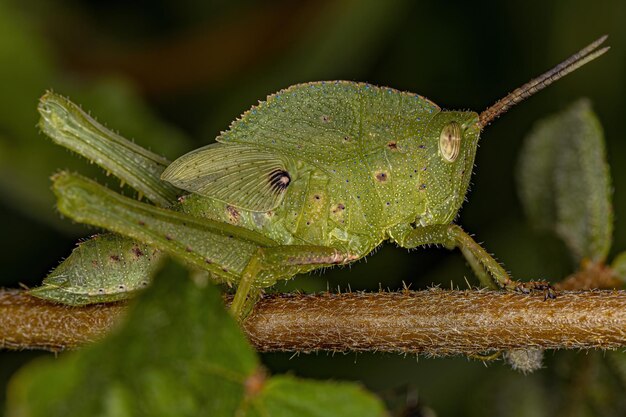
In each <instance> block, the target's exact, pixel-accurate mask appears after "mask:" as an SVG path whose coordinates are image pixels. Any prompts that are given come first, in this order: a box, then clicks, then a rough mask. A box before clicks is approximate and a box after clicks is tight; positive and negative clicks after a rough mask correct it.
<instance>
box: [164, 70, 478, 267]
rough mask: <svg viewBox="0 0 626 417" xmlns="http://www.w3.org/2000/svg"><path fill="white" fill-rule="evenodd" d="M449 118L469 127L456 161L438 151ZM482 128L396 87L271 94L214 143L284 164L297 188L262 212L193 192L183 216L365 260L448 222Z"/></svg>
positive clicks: (327, 85) (323, 87) (345, 85)
mask: <svg viewBox="0 0 626 417" xmlns="http://www.w3.org/2000/svg"><path fill="white" fill-rule="evenodd" d="M451 121H457V122H459V123H460V124H462V125H464V126H466V127H467V130H466V131H465V133H464V137H463V140H462V145H461V150H460V155H459V157H458V158H457V159H456V160H455V161H454V162H452V163H450V162H445V161H444V160H443V158H442V157H441V156H440V152H439V135H440V133H441V130H442V128H443V127H444V126H445V125H446V124H448V123H449V122H451ZM477 121H478V115H477V114H476V113H473V112H442V111H441V110H440V109H439V107H438V106H436V105H435V104H433V103H432V102H430V101H428V100H427V99H425V98H423V97H421V96H419V95H416V94H410V93H404V92H400V91H397V90H393V89H390V88H380V87H375V86H371V85H368V84H358V83H352V82H341V81H337V82H322V83H310V84H303V85H297V86H294V87H291V88H289V89H286V90H283V91H281V92H279V93H277V94H274V95H272V96H270V97H268V99H267V101H266V102H263V103H261V104H260V105H259V106H257V107H253V108H252V109H251V110H250V111H248V112H247V113H245V114H244V115H243V116H242V118H241V119H240V120H237V121H236V122H235V123H233V124H232V126H231V128H230V130H229V131H227V132H225V133H223V134H222V135H221V136H219V137H218V138H217V141H218V142H219V143H220V144H221V145H218V146H223V147H229V146H233V145H235V144H245V145H247V146H250V147H254V148H258V149H260V150H270V151H271V152H273V153H275V154H277V155H281V157H282V158H284V159H285V160H286V161H288V162H287V165H288V166H289V167H291V169H290V170H289V174H290V175H291V179H292V181H291V183H290V184H289V187H288V189H287V192H286V194H285V196H284V200H283V201H282V203H281V204H280V205H279V206H278V207H276V209H274V210H271V211H268V212H262V213H259V212H255V211H249V210H245V209H241V208H238V207H235V206H234V205H232V204H229V203H228V202H221V203H220V202H218V201H215V200H211V199H207V198H206V197H203V196H200V195H197V194H192V195H189V196H187V197H185V199H184V203H183V204H182V205H181V210H182V211H184V212H186V213H188V214H191V215H194V216H200V217H208V218H211V219H216V220H221V221H224V222H228V223H231V224H235V225H238V226H241V227H244V228H247V229H250V230H255V231H258V232H260V233H262V234H264V235H266V236H268V237H270V238H271V239H273V240H275V241H276V242H278V243H279V244H282V245H320V246H328V247H333V248H337V249H339V250H341V251H343V252H346V253H350V254H353V255H356V256H358V257H359V258H360V257H362V256H365V255H367V254H368V253H369V252H370V251H371V250H372V249H374V248H375V247H376V246H377V245H379V244H380V243H381V242H382V241H383V240H385V239H392V240H395V241H397V242H398V243H400V244H402V243H403V242H404V238H405V236H406V234H407V233H409V231H410V230H412V229H414V228H415V227H417V226H418V225H419V226H427V225H434V224H448V223H451V222H452V220H453V219H454V217H455V216H456V214H457V212H458V210H459V208H460V206H461V204H462V203H463V200H464V198H465V194H466V192H467V188H468V185H469V180H470V176H471V172H472V166H473V163H474V156H475V153H476V145H477V142H478V137H479V129H478V127H477V126H476V123H477ZM212 146H214V145H212ZM194 152H198V151H194ZM181 159H182V158H181ZM174 164H176V162H175V163H174ZM168 169H169V168H168ZM166 174H167V171H166ZM173 182H174V184H176V182H175V181H173Z"/></svg>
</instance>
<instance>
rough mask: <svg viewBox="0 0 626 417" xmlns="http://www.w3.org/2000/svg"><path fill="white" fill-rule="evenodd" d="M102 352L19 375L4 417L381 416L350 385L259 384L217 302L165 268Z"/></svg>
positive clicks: (249, 354) (249, 353) (42, 364)
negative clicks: (69, 416) (6, 415)
mask: <svg viewBox="0 0 626 417" xmlns="http://www.w3.org/2000/svg"><path fill="white" fill-rule="evenodd" d="M161 275H167V277H165V276H160V277H157V279H156V282H155V285H153V286H152V287H151V288H150V289H149V290H148V291H146V293H145V295H144V296H143V297H141V298H140V300H139V302H138V303H137V304H135V305H134V307H132V308H131V310H130V311H129V315H128V318H127V321H126V323H125V324H123V325H122V327H121V328H119V329H118V331H116V332H115V333H113V334H111V335H110V336H109V337H108V338H107V339H106V340H104V341H103V342H101V343H99V344H97V345H94V346H91V347H88V348H85V349H83V350H81V351H79V352H74V353H68V354H66V355H64V356H62V357H61V358H60V359H52V358H44V359H43V360H41V359H40V360H37V361H35V362H34V363H31V364H29V365H27V366H26V367H24V368H23V369H22V370H20V371H19V372H18V374H17V375H16V376H15V377H14V379H13V380H12V382H11V385H10V388H9V393H8V415H9V416H33V417H36V416H68V415H71V416H74V417H81V416H90V417H91V416H172V415H176V416H213V417H221V416H233V415H238V416H266V415H272V416H285V417H287V416H304V417H306V416H311V417H313V416H379V415H382V414H383V413H384V411H383V408H382V406H381V403H380V402H379V401H378V400H377V399H375V398H374V397H373V396H371V395H370V394H367V393H366V392H365V391H364V390H362V389H361V388H359V387H358V386H355V385H354V384H349V383H323V382H313V381H303V380H299V379H296V378H291V377H280V376H279V377H274V378H270V377H266V376H264V374H263V372H262V369H261V367H260V364H259V361H258V359H257V357H256V355H255V353H254V352H253V350H252V348H251V347H250V346H249V345H248V343H247V341H246V339H245V337H244V335H243V334H242V333H241V331H240V330H239V327H238V325H237V324H236V323H235V321H234V320H233V319H232V318H231V317H230V314H229V313H228V312H226V310H225V309H224V307H223V305H222V300H221V297H220V294H219V292H218V291H217V290H216V289H215V288H214V287H213V286H212V285H209V284H208V283H206V282H204V283H201V282H194V281H192V280H190V279H187V278H186V277H185V276H184V274H183V273H182V271H181V268H173V267H168V268H167V269H166V270H165V273H164V274H161Z"/></svg>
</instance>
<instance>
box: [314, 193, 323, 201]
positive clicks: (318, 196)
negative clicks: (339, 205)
mask: <svg viewBox="0 0 626 417" xmlns="http://www.w3.org/2000/svg"><path fill="white" fill-rule="evenodd" d="M313 198H314V199H316V200H321V199H322V197H321V196H320V195H319V194H315V195H314V196H313Z"/></svg>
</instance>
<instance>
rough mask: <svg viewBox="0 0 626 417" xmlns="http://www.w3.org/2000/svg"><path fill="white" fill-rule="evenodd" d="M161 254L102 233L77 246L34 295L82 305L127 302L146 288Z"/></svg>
mask: <svg viewBox="0 0 626 417" xmlns="http://www.w3.org/2000/svg"><path fill="white" fill-rule="evenodd" d="M161 258H162V253H161V252H160V251H159V250H157V249H154V248H152V247H150V246H148V245H146V244H144V243H140V242H137V241H134V240H131V239H128V238H125V237H122V236H118V235H114V234H105V235H99V236H94V237H92V238H90V239H89V240H86V241H85V242H82V243H79V245H78V247H76V249H74V251H73V252H72V254H71V255H70V256H69V257H68V258H67V259H66V260H65V261H63V263H61V265H59V266H58V267H57V268H56V269H55V270H54V271H52V272H51V273H50V275H48V276H47V277H46V282H45V285H44V286H42V287H39V288H35V289H33V290H31V291H30V293H31V294H32V295H34V296H42V297H44V298H49V299H53V300H55V301H59V302H62V303H64V304H72V305H82V304H90V303H102V302H111V301H118V300H124V299H127V298H128V297H130V296H133V295H134V294H135V293H137V292H138V291H139V290H141V289H143V288H146V287H147V286H148V284H149V283H150V277H151V276H152V274H153V273H154V272H155V270H156V268H157V266H158V264H159V260H160V259H161Z"/></svg>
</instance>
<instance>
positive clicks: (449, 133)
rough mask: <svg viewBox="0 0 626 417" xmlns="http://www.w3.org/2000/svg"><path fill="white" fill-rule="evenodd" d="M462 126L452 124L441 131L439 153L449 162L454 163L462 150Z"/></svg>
mask: <svg viewBox="0 0 626 417" xmlns="http://www.w3.org/2000/svg"><path fill="white" fill-rule="evenodd" d="M461 134H462V129H461V125H460V124H458V123H457V122H450V123H448V124H447V125H445V126H444V128H443V129H442V130H441V136H439V151H440V152H441V156H443V159H444V160H446V161H447V162H454V160H455V159H456V158H457V156H459V151H460V150H461Z"/></svg>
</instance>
